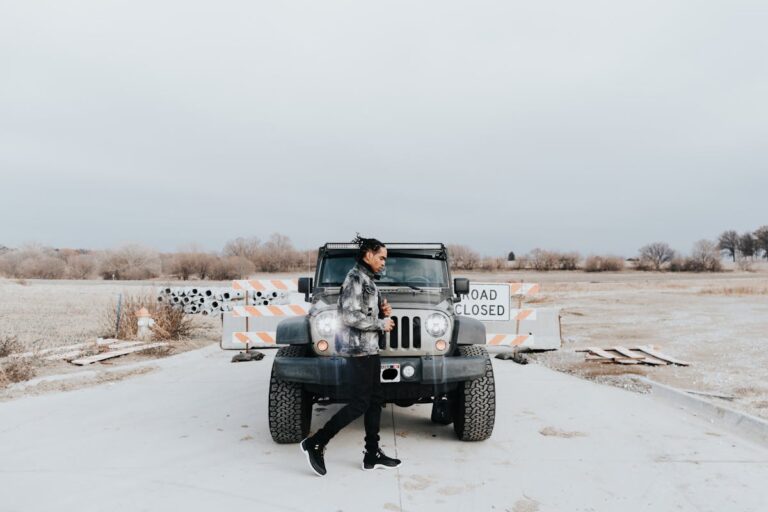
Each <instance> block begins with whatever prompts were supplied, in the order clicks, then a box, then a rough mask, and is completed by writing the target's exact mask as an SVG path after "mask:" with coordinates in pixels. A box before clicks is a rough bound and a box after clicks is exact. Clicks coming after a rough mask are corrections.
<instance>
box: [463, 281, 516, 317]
mask: <svg viewBox="0 0 768 512" xmlns="http://www.w3.org/2000/svg"><path fill="white" fill-rule="evenodd" d="M509 296H510V290H509V285H508V284H501V283H472V282H470V283H469V293H468V294H467V295H462V296H461V302H459V303H458V304H455V305H454V311H455V312H456V314H457V315H465V316H470V317H472V318H477V319H478V320H486V321H494V320H496V321H503V320H509Z"/></svg>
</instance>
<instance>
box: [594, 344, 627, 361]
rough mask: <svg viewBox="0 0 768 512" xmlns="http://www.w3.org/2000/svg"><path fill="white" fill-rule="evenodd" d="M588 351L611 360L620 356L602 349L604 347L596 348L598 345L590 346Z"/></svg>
mask: <svg viewBox="0 0 768 512" xmlns="http://www.w3.org/2000/svg"><path fill="white" fill-rule="evenodd" d="M589 351H590V352H592V353H593V354H595V355H597V356H600V357H604V358H606V359H611V360H613V359H617V358H620V357H621V355H620V354H611V353H610V352H608V351H607V350H604V349H602V348H598V347H590V348H589Z"/></svg>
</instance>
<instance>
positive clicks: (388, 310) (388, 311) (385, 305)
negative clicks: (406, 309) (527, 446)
mask: <svg viewBox="0 0 768 512" xmlns="http://www.w3.org/2000/svg"><path fill="white" fill-rule="evenodd" d="M381 313H382V314H383V315H384V316H392V306H391V305H390V304H389V302H387V299H384V300H383V301H382V302H381Z"/></svg>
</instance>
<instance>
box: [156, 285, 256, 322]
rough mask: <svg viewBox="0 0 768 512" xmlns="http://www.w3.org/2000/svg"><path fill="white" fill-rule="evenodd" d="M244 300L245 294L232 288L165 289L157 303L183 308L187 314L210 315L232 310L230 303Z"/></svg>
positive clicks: (189, 287) (185, 287)
mask: <svg viewBox="0 0 768 512" xmlns="http://www.w3.org/2000/svg"><path fill="white" fill-rule="evenodd" d="M243 299H245V292H243V291H242V290H233V289H232V288H209V287H191V286H184V287H165V288H161V289H160V290H159V293H158V294H157V301H158V302H163V303H167V304H171V305H173V306H177V307H181V308H184V312H185V313H188V314H201V315H211V314H217V313H223V312H224V311H231V310H232V306H233V304H232V302H233V301H236V300H243Z"/></svg>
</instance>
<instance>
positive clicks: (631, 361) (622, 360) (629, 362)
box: [614, 357, 640, 364]
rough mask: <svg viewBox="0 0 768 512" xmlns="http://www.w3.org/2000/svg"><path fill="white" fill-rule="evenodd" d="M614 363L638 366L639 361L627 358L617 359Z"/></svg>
mask: <svg viewBox="0 0 768 512" xmlns="http://www.w3.org/2000/svg"><path fill="white" fill-rule="evenodd" d="M614 361H616V362H617V363H619V364H640V361H638V360H637V359H630V358H628V357H627V358H621V357H617V358H616V359H614Z"/></svg>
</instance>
